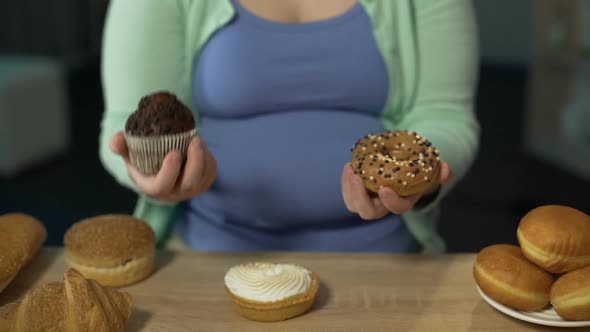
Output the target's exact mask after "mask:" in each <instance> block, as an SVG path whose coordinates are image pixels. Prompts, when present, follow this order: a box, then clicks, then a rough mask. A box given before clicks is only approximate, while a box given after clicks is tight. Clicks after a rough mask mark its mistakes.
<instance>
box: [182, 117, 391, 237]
mask: <svg viewBox="0 0 590 332" xmlns="http://www.w3.org/2000/svg"><path fill="white" fill-rule="evenodd" d="M382 130H383V127H382V125H381V123H380V121H379V119H377V118H375V117H374V116H372V115H370V114H368V113H367V114H366V115H365V114H360V113H355V112H347V111H335V110H333V111H323V110H313V111H311V110H310V111H297V112H281V113H275V114H272V113H271V114H263V115H257V116H255V117H247V118H234V119H227V118H224V119H219V118H212V117H204V118H202V119H201V127H200V135H201V137H202V138H203V139H204V141H205V142H206V144H207V146H208V148H209V149H210V151H211V152H212V153H213V155H214V156H215V158H216V159H217V171H218V176H217V179H216V181H215V183H214V184H213V186H212V187H211V188H210V190H209V191H208V192H206V193H204V194H202V195H200V196H198V197H196V198H194V199H193V200H191V202H189V207H190V208H191V209H192V210H194V211H195V212H196V213H197V214H198V215H200V216H201V217H202V218H205V219H208V221H213V222H231V223H240V224H247V225H250V226H258V227H264V228H292V227H296V226H298V225H301V226H305V225H309V224H316V225H319V224H326V225H328V224H346V223H347V222H358V221H359V217H358V216H357V215H355V214H352V213H350V212H348V210H347V209H346V207H345V205H344V201H343V199H342V192H341V185H340V177H341V174H342V169H343V167H344V165H345V164H346V163H347V162H348V161H349V160H350V149H351V147H352V146H353V144H354V143H355V142H356V141H357V140H358V139H359V138H360V137H362V136H363V135H366V134H368V133H370V132H378V131H382Z"/></svg>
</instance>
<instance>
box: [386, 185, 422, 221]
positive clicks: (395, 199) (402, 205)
mask: <svg viewBox="0 0 590 332" xmlns="http://www.w3.org/2000/svg"><path fill="white" fill-rule="evenodd" d="M379 198H380V200H381V202H382V203H383V205H384V206H385V207H386V208H387V210H389V211H391V212H393V213H395V214H397V215H400V214H402V213H404V212H406V211H408V210H410V209H412V207H414V204H416V202H417V201H418V199H419V198H420V195H412V196H408V197H401V196H399V195H398V194H397V193H396V192H395V191H394V190H393V189H391V188H381V189H379Z"/></svg>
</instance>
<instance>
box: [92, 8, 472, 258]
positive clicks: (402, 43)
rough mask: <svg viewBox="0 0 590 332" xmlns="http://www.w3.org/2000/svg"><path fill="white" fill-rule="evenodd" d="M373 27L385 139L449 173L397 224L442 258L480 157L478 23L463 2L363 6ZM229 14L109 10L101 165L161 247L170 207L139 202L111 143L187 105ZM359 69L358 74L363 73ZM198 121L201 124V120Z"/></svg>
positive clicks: (192, 10)
mask: <svg viewBox="0 0 590 332" xmlns="http://www.w3.org/2000/svg"><path fill="white" fill-rule="evenodd" d="M359 2H360V3H361V5H362V6H363V7H364V9H365V11H366V12H367V14H368V15H369V17H370V19H371V22H372V24H373V30H374V35H375V38H376V41H377V44H378V47H379V49H380V51H381V53H382V56H383V58H384V60H385V62H386V64H387V69H388V74H389V77H390V81H391V82H395V84H391V85H390V86H391V88H390V91H389V97H388V100H387V102H386V105H385V106H384V109H383V112H382V115H381V120H382V122H383V125H384V127H385V128H386V129H390V130H394V129H408V130H413V131H416V132H418V133H420V134H421V135H423V136H425V137H427V138H428V139H429V140H431V141H432V142H433V144H434V145H435V146H436V147H437V148H438V149H439V150H440V152H441V157H442V159H443V160H444V161H446V162H447V163H448V164H449V165H450V166H451V168H452V169H453V172H454V179H453V181H452V182H451V183H450V184H447V185H444V186H443V187H442V188H441V190H440V191H439V193H438V195H437V197H436V199H434V200H433V201H432V202H431V203H429V204H428V205H427V206H424V207H421V208H420V209H414V210H411V211H409V212H406V213H405V214H404V215H403V220H404V221H405V222H406V223H407V225H408V228H409V229H410V231H411V232H412V233H413V234H414V236H415V237H416V238H417V240H418V241H419V242H420V243H421V244H422V246H423V248H424V252H426V253H440V252H443V251H444V250H445V244H444V241H443V240H442V239H441V237H440V236H439V235H438V233H437V230H436V227H437V219H438V216H439V210H440V201H441V199H442V198H443V197H444V196H445V195H446V194H447V193H448V192H449V190H450V189H451V188H452V187H453V186H454V185H455V184H456V183H457V181H458V180H459V179H461V177H462V176H463V175H464V174H465V172H466V171H467V169H468V168H469V166H470V165H471V163H472V161H473V159H474V156H475V154H476V151H477V148H478V143H479V126H478V123H477V120H476V118H475V115H474V112H473V101H474V90H475V85H476V80H477V40H476V35H477V31H476V23H475V19H474V12H473V6H472V3H471V2H470V1H469V0H414V1H412V0H359ZM234 13H235V9H234V8H233V5H232V3H231V1H230V0H112V1H111V4H110V8H109V10H108V15H107V20H106V26H105V31H104V44H103V57H102V61H103V62H102V81H103V88H104V96H105V106H106V110H105V112H104V115H103V119H102V123H101V133H100V147H99V150H100V152H99V155H100V160H101V162H102V163H103V165H104V167H105V168H106V170H107V171H108V172H109V173H110V174H112V175H113V177H114V178H115V179H116V180H117V181H118V182H119V183H121V184H122V185H124V186H126V187H128V188H130V189H132V190H134V191H136V192H137V193H138V197H139V199H138V202H137V205H136V209H135V212H134V214H135V216H136V217H138V218H141V219H143V220H145V221H146V222H147V223H149V224H150V225H151V226H152V227H153V229H154V231H155V233H156V235H157V238H158V241H159V244H160V245H161V244H163V243H164V241H165V239H166V236H167V233H168V231H169V229H170V225H171V222H172V220H173V216H174V212H175V205H171V204H167V203H163V202H158V201H156V200H154V199H151V198H148V197H146V196H144V195H143V194H141V193H140V192H139V191H138V189H137V188H136V186H135V185H134V183H133V182H132V180H131V179H130V177H129V175H128V173H127V170H126V168H125V164H124V162H123V160H122V159H121V158H120V157H119V156H117V155H115V154H113V153H112V152H111V151H110V150H109V140H110V139H111V137H112V136H113V135H114V134H115V133H116V132H117V131H120V130H123V128H124V124H125V121H126V119H127V117H128V116H129V114H130V113H131V112H133V111H134V110H135V108H136V105H137V102H138V100H139V99H140V98H141V97H142V96H144V95H145V94H148V93H150V92H153V91H155V90H162V89H165V90H169V91H172V92H174V93H175V94H177V95H178V97H179V98H180V99H181V100H183V101H184V102H185V103H187V104H189V105H192V109H193V110H194V111H195V112H196V113H197V114H198V109H196V108H195V105H194V104H193V103H192V101H191V73H192V66H193V63H194V59H195V56H197V55H198V54H199V51H200V49H201V47H203V45H204V44H205V43H206V42H207V40H208V39H209V38H210V37H211V36H212V34H213V33H214V32H215V31H217V30H218V29H220V28H221V27H223V26H224V25H225V24H227V23H228V22H229V21H230V20H231V18H232V17H233V15H234ZM359 65H362V64H359ZM197 119H198V117H197Z"/></svg>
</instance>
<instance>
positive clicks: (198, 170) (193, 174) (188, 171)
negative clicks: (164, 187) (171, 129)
mask: <svg viewBox="0 0 590 332" xmlns="http://www.w3.org/2000/svg"><path fill="white" fill-rule="evenodd" d="M206 161H207V158H206V156H205V150H204V146H203V144H202V141H201V138H199V137H195V138H193V139H192V140H191V142H190V144H189V146H188V151H187V154H186V164H185V165H184V170H183V173H182V177H181V178H180V179H179V184H178V189H177V190H178V191H180V192H193V191H197V189H198V187H199V184H201V182H202V180H203V174H204V170H205V164H206Z"/></svg>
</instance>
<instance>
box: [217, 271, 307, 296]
mask: <svg viewBox="0 0 590 332" xmlns="http://www.w3.org/2000/svg"><path fill="white" fill-rule="evenodd" d="M225 285H226V286H227V288H229V290H230V291H231V292H232V293H233V294H235V295H237V296H239V297H242V298H245V299H248V300H254V301H260V302H275V301H280V300H282V299H285V298H287V297H290V296H293V295H298V294H303V293H305V292H306V291H307V290H308V289H309V287H310V285H311V274H310V271H308V270H307V269H305V268H303V267H301V266H298V265H294V264H274V263H259V262H257V263H248V264H242V265H236V266H234V267H232V268H231V269H229V271H227V273H226V274H225Z"/></svg>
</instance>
